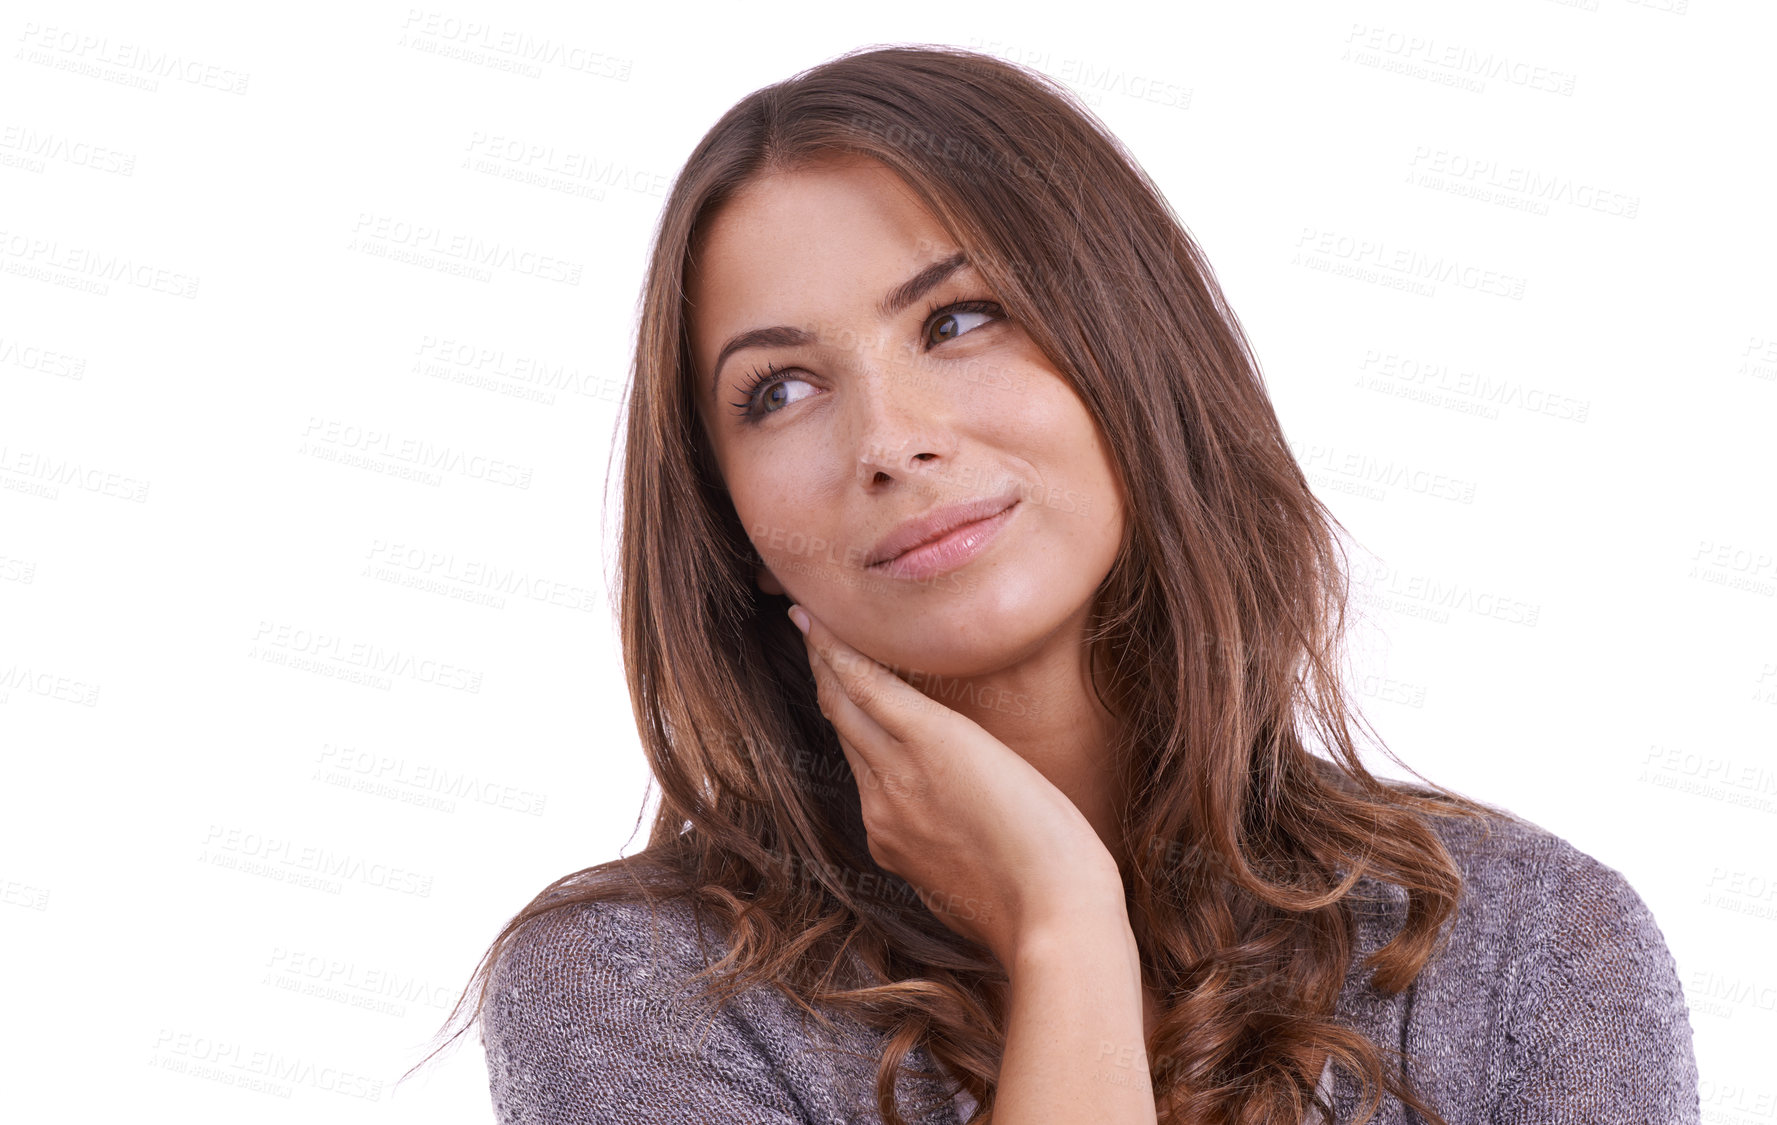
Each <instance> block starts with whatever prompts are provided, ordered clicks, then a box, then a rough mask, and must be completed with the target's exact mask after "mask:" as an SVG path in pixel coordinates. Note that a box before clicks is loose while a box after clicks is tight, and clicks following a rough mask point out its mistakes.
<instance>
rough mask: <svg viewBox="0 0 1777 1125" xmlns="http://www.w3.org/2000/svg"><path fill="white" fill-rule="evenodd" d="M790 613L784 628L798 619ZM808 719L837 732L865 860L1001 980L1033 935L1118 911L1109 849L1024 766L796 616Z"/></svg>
mask: <svg viewBox="0 0 1777 1125" xmlns="http://www.w3.org/2000/svg"><path fill="white" fill-rule="evenodd" d="M807 613H808V611H807V610H806V609H804V608H803V607H801V606H793V607H792V608H791V610H790V617H791V620H795V619H796V616H797V615H798V614H804V615H807ZM806 619H807V622H808V624H807V625H806V627H804V626H803V623H802V622H800V621H798V622H797V625H798V627H803V628H804V640H805V642H806V643H807V646H808V656H809V666H810V667H811V668H812V669H813V671H814V676H815V684H816V695H817V698H818V699H819V701H820V707H821V714H823V715H825V716H826V718H827V721H828V722H830V723H832V724H833V727H834V729H835V730H836V731H837V732H838V733H839V745H840V748H841V749H842V750H843V751H844V752H845V757H846V761H848V762H850V763H851V768H852V773H853V775H854V776H855V777H856V778H857V784H858V795H859V798H860V800H861V802H862V808H863V818H864V828H865V830H866V832H867V833H868V838H869V849H870V857H871V858H872V859H874V860H875V861H876V862H877V863H878V864H879V865H880V866H881V867H883V868H884V869H885V870H887V871H891V872H893V873H894V874H896V875H898V876H900V877H901V878H902V879H905V880H906V881H907V882H908V883H909V884H911V885H912V887H913V888H914V890H915V891H916V892H918V894H919V896H920V900H921V901H922V902H924V903H925V904H926V906H927V908H928V909H930V910H931V911H932V913H933V914H934V915H935V916H936V917H937V918H938V919H939V921H941V922H943V923H944V924H945V925H946V926H948V927H949V928H950V929H952V930H954V931H956V932H957V933H959V934H962V935H963V936H964V937H967V938H970V939H972V940H974V941H977V942H980V943H981V944H982V945H985V946H986V947H987V948H988V949H990V950H992V951H993V954H994V956H995V957H996V958H998V959H999V962H1000V964H1001V965H1002V966H1005V967H1006V968H1007V970H1008V971H1010V970H1011V968H1012V966H1013V963H1014V960H1015V958H1016V955H1017V952H1018V950H1019V948H1020V947H1021V946H1022V945H1023V944H1024V943H1025V942H1027V941H1028V940H1029V939H1031V938H1032V937H1034V936H1043V935H1046V934H1048V933H1051V932H1056V931H1058V930H1061V929H1064V928H1066V927H1067V926H1069V925H1070V923H1072V922H1074V921H1077V920H1083V919H1084V918H1086V917H1090V916H1094V915H1096V916H1099V917H1102V916H1103V912H1105V911H1107V910H1121V909H1123V883H1122V879H1121V877H1120V875H1119V874H1118V871H1117V865H1116V861H1115V860H1114V859H1113V858H1112V856H1111V853H1110V850H1109V849H1108V848H1106V847H1105V845H1104V842H1103V841H1102V840H1100V839H1099V837H1098V833H1097V832H1096V831H1095V830H1094V829H1093V827H1092V825H1091V823H1090V822H1088V821H1087V819H1086V818H1085V816H1084V815H1082V814H1081V812H1080V810H1079V809H1078V808H1077V807H1075V805H1074V803H1073V802H1072V801H1070V800H1069V799H1068V797H1067V795H1066V794H1065V793H1063V792H1062V791H1061V790H1060V789H1058V788H1056V787H1055V785H1054V784H1053V783H1051V782H1050V781H1049V779H1048V778H1046V777H1044V776H1043V775H1042V774H1041V773H1040V772H1038V770H1037V769H1036V767H1034V766H1032V765H1031V764H1030V763H1029V762H1026V761H1025V760H1024V759H1023V758H1021V757H1019V756H1018V755H1017V754H1016V753H1014V752H1013V751H1012V750H1011V749H1010V748H1009V747H1007V746H1006V744H1005V743H1003V742H1001V741H999V740H998V739H996V738H994V737H993V736H992V735H990V734H988V733H987V731H985V730H983V729H982V728H981V726H980V725H979V724H977V723H975V722H974V721H973V720H971V719H969V718H967V717H966V716H964V715H961V714H959V713H957V712H956V711H953V710H951V709H950V708H948V707H945V706H944V705H943V704H941V703H938V702H937V701H935V700H933V699H931V698H929V697H927V696H926V695H924V694H923V693H921V692H920V691H919V690H918V689H916V688H914V687H912V686H911V685H909V684H908V683H906V682H905V681H903V680H901V679H900V678H899V677H897V676H895V675H894V674H893V673H892V672H890V671H889V670H888V669H887V668H885V667H883V666H881V665H879V664H878V663H876V661H874V660H872V659H870V658H869V657H867V656H865V655H864V654H863V653H860V652H858V651H857V650H856V649H854V648H852V647H851V646H849V645H847V644H846V643H845V642H844V641H842V640H840V639H839V638H838V637H837V636H835V635H834V633H833V631H832V630H830V629H828V628H827V627H826V626H825V625H823V624H822V623H821V622H819V621H816V620H814V619H813V617H812V615H809V616H808V617H807V618H806Z"/></svg>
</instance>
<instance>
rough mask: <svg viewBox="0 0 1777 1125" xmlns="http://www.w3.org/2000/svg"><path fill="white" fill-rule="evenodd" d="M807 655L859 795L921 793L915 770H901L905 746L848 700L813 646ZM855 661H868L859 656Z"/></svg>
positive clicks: (920, 783) (817, 687) (830, 669)
mask: <svg viewBox="0 0 1777 1125" xmlns="http://www.w3.org/2000/svg"><path fill="white" fill-rule="evenodd" d="M808 652H809V667H810V668H811V669H812V670H813V672H814V676H815V686H816V690H817V692H818V693H819V695H820V696H821V699H822V706H823V714H824V715H825V716H826V718H827V721H828V722H829V723H831V724H832V725H833V729H834V731H835V732H836V733H837V734H838V736H839V748H840V750H841V751H842V752H843V753H844V754H845V760H846V761H847V762H848V763H849V764H850V765H851V770H852V776H853V778H855V779H856V781H857V785H858V791H859V793H860V794H863V793H866V792H883V793H893V794H896V795H903V796H907V795H915V794H918V793H922V792H924V790H925V785H924V783H923V781H922V779H920V778H919V777H918V776H917V771H913V770H907V769H904V768H901V763H902V762H903V761H904V760H905V751H906V750H907V749H908V747H907V746H905V745H903V744H902V743H899V742H897V741H896V740H895V739H894V737H893V736H891V735H890V734H889V733H888V732H887V731H885V730H883V729H882V727H881V725H879V724H878V723H877V722H876V720H875V719H874V718H872V717H871V716H870V714H869V713H868V712H866V711H865V710H864V709H863V708H861V707H859V706H858V705H857V704H855V703H853V702H851V700H850V699H849V698H847V696H846V694H845V690H844V688H843V687H842V686H841V685H840V682H839V678H838V676H837V675H835V673H834V671H833V669H832V667H831V666H829V665H828V664H827V663H826V661H824V660H823V659H821V654H820V653H819V651H817V650H816V649H815V648H814V646H813V645H810V646H809V648H808ZM858 658H859V659H868V658H867V657H864V656H863V655H862V654H861V653H860V654H858ZM897 682H899V681H897Z"/></svg>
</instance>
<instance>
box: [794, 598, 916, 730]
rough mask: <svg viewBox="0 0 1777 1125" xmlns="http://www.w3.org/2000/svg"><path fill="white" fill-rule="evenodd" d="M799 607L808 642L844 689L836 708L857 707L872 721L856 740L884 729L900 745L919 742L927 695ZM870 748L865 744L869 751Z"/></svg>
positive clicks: (859, 711)
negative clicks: (840, 637)
mask: <svg viewBox="0 0 1777 1125" xmlns="http://www.w3.org/2000/svg"><path fill="white" fill-rule="evenodd" d="M796 608H798V609H800V610H801V611H802V612H803V613H805V614H808V632H807V634H806V638H807V641H808V643H809V645H810V646H811V647H812V648H813V649H814V650H815V653H816V654H817V655H818V656H819V657H820V659H821V663H822V664H824V665H825V666H826V669H827V671H828V672H829V673H830V674H831V675H832V676H833V678H834V680H835V681H836V682H837V684H838V686H839V687H840V689H841V692H840V694H841V699H840V701H839V705H838V708H837V709H838V710H839V711H840V712H842V713H844V714H846V715H847V716H848V717H850V715H851V713H852V711H854V710H855V711H857V712H858V713H860V714H862V715H864V716H867V717H868V718H869V719H870V720H871V722H870V723H869V725H868V726H867V727H865V728H864V730H863V732H861V736H859V735H854V736H853V737H854V741H858V742H860V744H868V743H871V742H873V741H880V739H872V738H870V737H869V736H870V734H871V733H872V732H873V731H881V732H882V733H883V734H886V735H887V736H888V738H890V739H893V740H894V741H895V742H896V743H899V744H907V743H912V742H916V741H917V739H918V736H919V730H920V725H921V724H920V722H919V720H920V718H921V717H922V714H921V713H922V711H923V709H924V707H925V704H926V697H925V696H924V695H922V694H921V693H920V692H919V691H918V689H916V688H914V687H913V686H911V685H910V684H908V683H906V682H905V681H903V680H902V679H901V678H900V677H899V676H896V675H895V674H894V673H892V672H890V671H889V670H888V669H887V668H884V667H883V666H882V665H880V664H878V663H877V662H876V661H874V660H872V659H870V658H869V657H868V656H865V655H864V654H863V653H861V652H859V651H858V650H857V649H855V648H853V647H851V646H850V645H848V644H846V643H845V642H844V641H842V640H840V639H839V637H838V636H836V635H835V634H834V632H833V630H831V629H829V628H827V627H826V625H824V624H822V623H821V621H820V620H819V619H818V618H816V617H815V616H814V615H813V614H810V613H808V610H807V608H806V607H796ZM847 704H849V705H850V706H849V707H848V706H847ZM831 717H832V716H829V718H831ZM835 725H838V724H837V723H835ZM841 729H844V728H841ZM847 733H850V732H847ZM871 748H873V747H870V746H868V745H866V749H867V750H868V749H871Z"/></svg>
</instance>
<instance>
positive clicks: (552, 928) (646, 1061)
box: [481, 903, 806, 1125]
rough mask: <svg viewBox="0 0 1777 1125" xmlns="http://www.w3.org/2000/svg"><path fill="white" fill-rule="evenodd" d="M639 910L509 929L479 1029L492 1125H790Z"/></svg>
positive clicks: (789, 1101) (790, 1116)
mask: <svg viewBox="0 0 1777 1125" xmlns="http://www.w3.org/2000/svg"><path fill="white" fill-rule="evenodd" d="M660 932H661V933H664V934H666V935H667V940H666V941H665V942H662V941H660V940H659V939H658V938H657V937H655V936H654V934H653V929H652V927H651V925H650V919H649V912H648V909H647V908H646V907H645V906H631V905H629V904H615V903H601V904H598V905H596V906H581V907H574V908H567V909H564V910H561V911H557V912H555V913H554V914H551V915H546V916H544V917H543V918H541V919H539V920H538V921H537V922H536V923H533V925H532V928H531V929H529V930H527V931H523V932H522V936H521V940H520V941H519V942H518V943H515V945H514V946H513V947H511V948H510V949H509V950H508V952H507V953H506V954H505V955H504V956H502V957H501V958H500V960H499V963H498V964H497V966H496V967H495V971H494V973H493V974H492V976H491V978H490V981H489V990H488V997H487V1001H486V1004H485V1007H484V1009H483V1012H482V1017H481V1025H482V1027H481V1035H482V1044H483V1046H484V1047H485V1049H486V1052H487V1067H488V1086H489V1091H490V1093H491V1095H492V1098H493V1105H494V1112H495V1116H496V1119H497V1120H498V1121H499V1122H501V1123H502V1125H667V1123H669V1122H670V1123H674V1125H677V1123H681V1122H683V1123H691V1122H696V1123H699V1125H702V1123H705V1122H710V1121H724V1122H744V1123H747V1125H804V1123H805V1121H806V1118H805V1116H803V1115H802V1114H801V1113H799V1112H798V1107H797V1102H796V1099H795V1096H794V1094H793V1093H792V1092H791V1091H790V1090H789V1089H788V1088H787V1087H786V1086H785V1085H784V1084H783V1082H782V1079H781V1077H780V1076H779V1075H778V1074H777V1073H776V1072H775V1070H774V1068H773V1066H772V1064H771V1062H770V1060H769V1058H768V1057H767V1054H766V1052H765V1051H764V1050H763V1049H762V1047H761V1045H759V1044H758V1043H757V1041H756V1039H755V1037H754V1035H753V1032H752V1030H751V1029H750V1028H749V1027H748V1026H747V1025H746V1024H745V1023H744V1022H742V1021H741V1020H740V1019H739V1018H738V1017H737V1016H735V1015H734V1014H733V1013H732V1012H731V1011H729V1009H728V1008H727V1006H724V1008H723V1009H722V1010H721V1011H720V1012H713V1011H712V1005H711V1004H710V1003H708V1002H706V1001H703V1000H702V999H701V998H700V997H699V995H698V992H697V989H696V985H695V982H690V981H688V979H687V978H688V975H689V973H690V972H694V971H696V969H699V968H701V967H702V963H701V961H698V962H697V963H695V964H693V963H692V962H691V960H690V958H689V954H688V951H687V949H686V947H685V945H684V942H683V935H682V934H679V933H677V932H676V931H673V930H670V929H668V928H667V927H662V928H661V931H660Z"/></svg>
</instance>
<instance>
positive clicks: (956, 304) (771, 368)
mask: <svg viewBox="0 0 1777 1125" xmlns="http://www.w3.org/2000/svg"><path fill="white" fill-rule="evenodd" d="M941 312H945V313H959V312H972V313H993V314H997V315H998V316H999V317H1000V319H1002V320H1003V319H1005V315H1006V314H1005V311H1004V310H1003V309H1001V308H1000V306H999V305H998V304H997V303H995V302H993V301H979V300H976V301H952V302H950V303H949V304H945V303H944V302H943V301H941V300H939V301H933V302H932V303H931V304H930V305H928V306H926V313H925V317H924V318H923V319H922V320H921V321H920V324H921V326H922V335H921V337H920V338H921V339H922V340H923V339H924V338H925V334H926V333H929V332H930V331H931V326H932V317H933V316H934V315H936V314H938V313H941ZM983 327H985V325H983ZM971 331H972V330H971ZM965 335H966V333H965ZM952 339H955V337H952ZM942 342H944V343H949V341H948V340H946V341H942ZM934 346H936V345H934ZM790 370H794V369H793V368H792V369H790ZM780 377H781V376H780V374H779V371H778V368H777V366H776V365H775V364H772V363H767V364H766V365H765V370H764V371H760V370H758V369H757V368H755V369H754V370H753V373H752V375H751V377H750V378H748V380H747V383H746V385H745V386H744V387H742V388H741V394H742V395H743V396H745V397H743V398H742V400H741V401H740V402H733V403H729V405H730V406H733V407H734V408H735V412H736V413H738V414H739V415H740V418H741V421H743V422H746V423H748V424H749V425H757V424H758V423H759V422H761V421H763V420H764V419H765V415H763V414H759V413H757V412H755V411H754V409H753V403H754V402H755V400H756V399H757V398H758V395H759V391H760V390H761V389H763V388H764V387H766V386H768V385H769V384H771V383H774V382H776V381H777V380H778V379H779V378H780Z"/></svg>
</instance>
